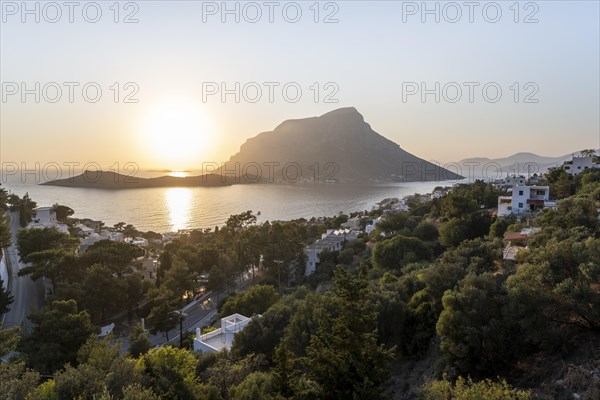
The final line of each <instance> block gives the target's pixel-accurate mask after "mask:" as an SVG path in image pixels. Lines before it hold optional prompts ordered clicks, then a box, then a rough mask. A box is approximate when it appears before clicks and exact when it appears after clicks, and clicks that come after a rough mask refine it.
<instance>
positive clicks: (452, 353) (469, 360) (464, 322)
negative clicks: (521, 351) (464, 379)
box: [436, 273, 517, 375]
mask: <svg viewBox="0 0 600 400" xmlns="http://www.w3.org/2000/svg"><path fill="white" fill-rule="evenodd" d="M442 302H443V305H444V310H443V311H442V313H441V314H440V317H439V320H438V322H437V327H436V329H437V333H438V334H439V335H440V336H441V338H442V341H441V345H440V348H441V349H442V351H443V352H444V353H445V354H446V355H447V356H448V359H449V361H450V362H451V363H452V365H453V366H455V367H456V368H457V369H458V370H459V371H460V372H464V373H469V374H473V375H485V374H489V373H493V372H497V371H499V370H501V369H502V368H503V367H504V366H506V365H508V363H509V362H510V361H512V357H514V355H515V351H516V346H515V343H516V339H517V335H515V332H516V331H515V328H514V326H513V325H512V324H511V321H510V320H509V319H508V318H507V317H506V316H505V310H506V305H507V303H508V296H507V294H506V292H505V291H504V290H503V289H502V287H501V286H500V285H498V284H497V283H496V282H495V280H494V278H493V277H492V275H491V274H487V273H486V274H482V275H479V276H475V275H469V276H467V277H466V278H465V279H464V280H462V281H461V282H460V284H459V287H458V288H457V289H455V290H453V291H448V292H446V294H444V297H443V299H442Z"/></svg>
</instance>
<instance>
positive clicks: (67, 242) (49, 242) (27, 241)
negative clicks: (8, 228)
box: [17, 228, 79, 262]
mask: <svg viewBox="0 0 600 400" xmlns="http://www.w3.org/2000/svg"><path fill="white" fill-rule="evenodd" d="M77 246H79V240H77V239H76V238H72V237H70V236H69V235H68V234H66V233H62V232H60V231H58V230H57V229H54V228H43V229H22V230H20V231H19V233H18V234H17V250H18V252H19V256H20V257H21V260H23V261H25V262H27V257H28V256H29V255H30V254H32V253H38V252H41V251H44V250H54V249H57V248H64V249H69V250H73V251H74V250H75V248H76V247H77Z"/></svg>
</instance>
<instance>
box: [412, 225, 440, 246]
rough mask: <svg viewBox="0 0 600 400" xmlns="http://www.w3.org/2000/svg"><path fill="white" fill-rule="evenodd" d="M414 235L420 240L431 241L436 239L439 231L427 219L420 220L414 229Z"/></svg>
mask: <svg viewBox="0 0 600 400" xmlns="http://www.w3.org/2000/svg"><path fill="white" fill-rule="evenodd" d="M413 233H414V235H415V236H416V237H418V238H419V239H421V240H424V241H427V242H431V241H434V240H437V238H438V236H439V232H438V229H437V227H436V226H435V225H434V224H432V223H431V222H428V221H421V222H419V224H418V225H417V226H416V227H415V229H414V232H413Z"/></svg>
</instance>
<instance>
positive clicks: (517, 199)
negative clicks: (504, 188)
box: [498, 185, 556, 217]
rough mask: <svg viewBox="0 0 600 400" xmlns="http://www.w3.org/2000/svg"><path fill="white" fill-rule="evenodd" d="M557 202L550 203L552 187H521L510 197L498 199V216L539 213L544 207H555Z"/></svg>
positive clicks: (515, 188) (514, 190) (518, 186)
mask: <svg viewBox="0 0 600 400" xmlns="http://www.w3.org/2000/svg"><path fill="white" fill-rule="evenodd" d="M555 206H556V202H554V201H550V187H548V186H537V185H531V186H521V185H517V186H515V187H514V188H513V189H512V193H511V195H510V196H499V197H498V216H499V217H505V216H507V215H510V214H523V213H532V212H537V211H539V210H541V209H543V208H544V207H555Z"/></svg>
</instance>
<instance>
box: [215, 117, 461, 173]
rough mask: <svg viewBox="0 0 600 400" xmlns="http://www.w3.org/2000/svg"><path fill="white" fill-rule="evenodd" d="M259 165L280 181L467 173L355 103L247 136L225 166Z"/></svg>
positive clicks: (248, 166) (231, 168) (228, 167)
mask: <svg viewBox="0 0 600 400" xmlns="http://www.w3.org/2000/svg"><path fill="white" fill-rule="evenodd" d="M256 165H258V166H260V167H261V169H262V176H263V177H267V178H268V179H269V180H271V181H277V182H286V181H298V180H304V181H309V182H310V181H314V182H328V181H332V182H385V181H400V182H415V181H440V180H454V179H461V178H462V177H461V176H460V175H457V174H455V173H454V172H451V171H448V170H446V169H444V168H441V167H439V166H437V165H434V164H432V163H430V162H428V161H425V160H423V159H422V158H419V157H417V156H414V155H412V154H410V153H408V152H407V151H405V150H403V149H402V148H401V147H400V146H399V145H398V144H396V143H394V142H392V141H391V140H389V139H386V138H385V137H383V136H381V135H380V134H379V133H377V132H375V131H374V130H373V129H371V126H370V125H369V124H368V123H366V122H365V120H364V118H363V116H362V115H361V114H360V113H359V112H358V111H357V110H356V109H355V108H353V107H350V108H340V109H338V110H334V111H331V112H329V113H327V114H324V115H321V116H320V117H312V118H304V119H294V120H287V121H284V122H283V123H281V124H280V125H279V126H277V127H276V128H275V129H274V130H273V131H269V132H263V133H260V134H259V135H257V136H255V137H253V138H250V139H248V140H247V141H246V142H245V143H244V144H243V145H242V146H241V148H240V151H239V152H238V153H237V154H235V155H234V156H232V157H231V158H230V159H229V161H227V162H226V169H227V170H228V171H230V170H234V169H235V168H239V169H241V170H244V169H246V170H247V171H249V172H250V171H254V170H253V169H252V167H251V166H254V167H256ZM265 165H267V166H268V168H266V167H265ZM267 172H268V173H269V175H268V176H266V174H267ZM296 175H298V176H296Z"/></svg>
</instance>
